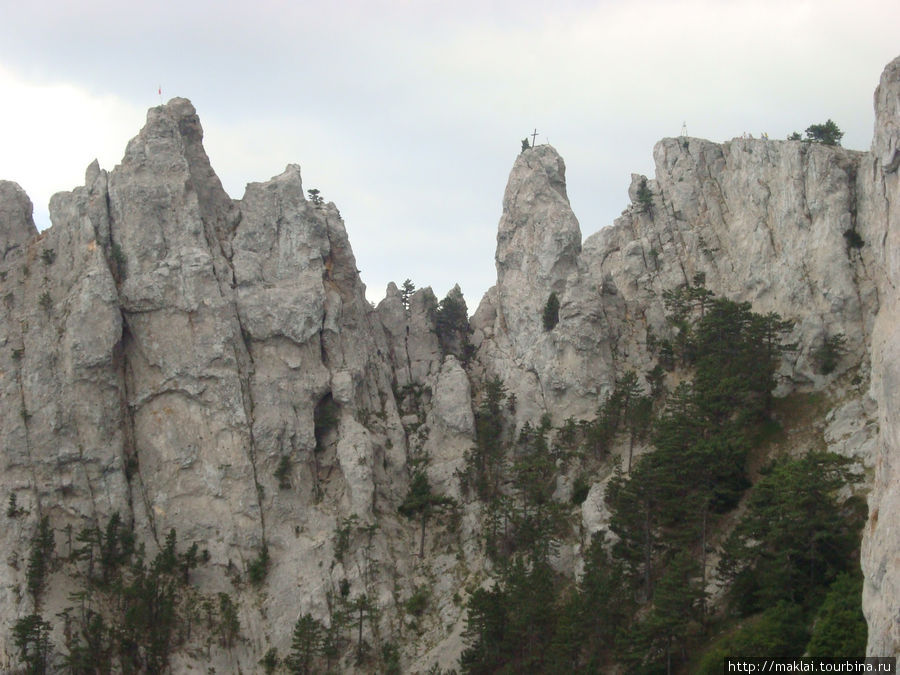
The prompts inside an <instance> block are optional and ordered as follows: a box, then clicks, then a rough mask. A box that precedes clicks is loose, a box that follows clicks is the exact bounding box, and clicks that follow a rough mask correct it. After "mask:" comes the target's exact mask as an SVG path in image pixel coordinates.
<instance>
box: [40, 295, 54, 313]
mask: <svg viewBox="0 0 900 675" xmlns="http://www.w3.org/2000/svg"><path fill="white" fill-rule="evenodd" d="M38 304H39V305H40V306H41V309H43V310H44V311H45V312H49V311H50V309H51V308H52V307H53V298H51V297H50V291H44V292H43V293H41V295H40V297H39V298H38Z"/></svg>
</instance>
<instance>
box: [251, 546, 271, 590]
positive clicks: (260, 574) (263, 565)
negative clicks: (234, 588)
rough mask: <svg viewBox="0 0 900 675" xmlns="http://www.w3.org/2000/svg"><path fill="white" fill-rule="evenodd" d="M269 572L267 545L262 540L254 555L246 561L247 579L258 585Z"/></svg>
mask: <svg viewBox="0 0 900 675" xmlns="http://www.w3.org/2000/svg"><path fill="white" fill-rule="evenodd" d="M268 574H269V547H268V546H267V545H266V542H263V543H262V545H261V546H260V547H259V552H258V553H257V554H256V557H255V558H254V559H253V560H251V561H250V562H249V563H247V579H248V580H249V581H250V583H251V584H253V585H254V586H259V585H260V584H261V583H262V582H263V581H265V579H266V576H268Z"/></svg>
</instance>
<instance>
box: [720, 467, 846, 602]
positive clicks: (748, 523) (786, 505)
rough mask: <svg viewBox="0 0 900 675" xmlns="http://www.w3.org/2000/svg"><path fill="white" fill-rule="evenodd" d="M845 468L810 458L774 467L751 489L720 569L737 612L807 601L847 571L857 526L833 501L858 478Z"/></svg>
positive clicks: (727, 545)
mask: <svg viewBox="0 0 900 675" xmlns="http://www.w3.org/2000/svg"><path fill="white" fill-rule="evenodd" d="M850 463H851V462H850V460H848V459H846V458H843V457H840V456H838V455H835V454H833V453H824V452H810V453H808V454H807V455H805V456H804V457H802V458H800V459H786V460H782V461H780V462H777V463H776V464H775V465H774V466H773V467H772V468H771V469H770V470H769V472H768V474H767V475H765V476H764V477H763V478H762V479H760V481H759V482H758V483H757V484H756V486H755V487H754V489H753V492H752V494H751V495H750V498H749V500H748V503H747V510H746V513H745V514H744V517H743V518H742V519H741V522H740V523H739V524H738V526H737V527H736V528H735V530H734V532H733V533H732V535H731V536H730V537H729V538H728V540H726V542H725V545H724V547H723V548H724V551H723V555H722V560H721V562H720V565H719V572H720V575H721V576H723V577H724V578H726V579H729V580H732V582H733V587H732V594H733V596H734V597H735V598H736V600H737V601H738V604H739V605H740V606H741V607H742V608H744V609H757V608H763V607H766V606H770V605H772V604H774V603H775V602H777V601H778V600H780V599H788V600H790V601H791V602H795V603H798V604H802V603H805V602H808V601H809V600H810V599H811V597H812V595H811V593H813V592H814V591H815V589H816V588H818V587H821V586H823V585H825V584H828V583H830V582H831V581H832V580H833V579H834V578H835V576H836V575H837V574H838V573H839V572H841V571H843V570H845V569H846V568H847V566H848V561H849V560H850V559H851V553H852V551H853V550H854V548H855V546H856V543H857V541H858V531H857V528H858V527H859V526H860V525H861V516H860V515H859V514H858V513H854V509H853V507H852V504H848V505H846V506H847V507H849V514H848V512H847V511H846V510H845V509H844V508H842V506H841V504H840V502H838V493H839V490H840V488H842V487H843V486H844V485H846V484H847V483H848V482H849V481H853V480H857V479H858V478H859V476H857V475H856V474H854V473H853V472H852V471H851V469H850ZM848 515H849V517H848Z"/></svg>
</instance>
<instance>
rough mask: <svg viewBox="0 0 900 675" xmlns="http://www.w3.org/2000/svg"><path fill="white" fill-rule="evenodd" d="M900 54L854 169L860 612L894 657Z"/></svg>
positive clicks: (880, 648)
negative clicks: (861, 347) (863, 306)
mask: <svg viewBox="0 0 900 675" xmlns="http://www.w3.org/2000/svg"><path fill="white" fill-rule="evenodd" d="M898 148H900V58H898V59H895V60H894V61H892V62H891V63H890V64H889V65H888V66H887V68H885V70H884V73H883V74H882V76H881V82H880V84H879V85H878V89H877V90H876V92H875V137H874V140H873V142H872V152H871V153H870V155H869V156H867V157H866V160H865V162H864V164H863V167H862V169H861V171H860V178H861V180H860V184H861V187H862V194H863V206H864V209H863V210H862V211H861V212H860V221H861V223H862V224H863V225H864V227H861V228H860V229H861V234H862V237H863V239H864V240H865V241H866V242H867V244H868V245H869V246H870V247H871V249H872V255H873V257H874V259H875V263H874V267H875V268H876V269H875V271H874V272H873V274H874V275H875V276H876V279H877V282H878V291H879V298H880V300H881V303H880V309H879V312H878V315H877V316H876V317H875V325H874V328H873V331H872V335H871V360H872V361H871V362H872V380H871V381H872V387H871V392H872V396H873V397H874V398H875V399H876V400H877V402H878V424H879V429H880V436H879V438H878V447H877V453H876V456H875V462H874V463H875V480H874V484H873V486H872V492H871V494H870V495H869V521H868V524H867V526H866V528H865V530H864V532H863V550H862V568H863V574H864V576H865V584H864V586H863V611H864V613H865V615H866V620H867V622H868V624H869V643H868V646H867V653H868V654H869V655H870V656H888V655H892V656H900V609H898V607H900V601H898V598H900V529H898V522H900V291H898V289H900V174H898V172H897V162H898Z"/></svg>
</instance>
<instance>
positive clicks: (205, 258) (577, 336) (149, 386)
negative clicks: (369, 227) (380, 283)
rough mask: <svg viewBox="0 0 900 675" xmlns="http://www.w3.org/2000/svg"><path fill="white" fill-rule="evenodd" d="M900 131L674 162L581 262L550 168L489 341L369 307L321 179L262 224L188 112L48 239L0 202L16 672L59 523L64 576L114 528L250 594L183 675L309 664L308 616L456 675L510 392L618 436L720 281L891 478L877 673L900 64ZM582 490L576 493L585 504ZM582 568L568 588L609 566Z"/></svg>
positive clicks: (511, 232) (256, 194) (762, 145)
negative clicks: (582, 575) (846, 142)
mask: <svg viewBox="0 0 900 675" xmlns="http://www.w3.org/2000/svg"><path fill="white" fill-rule="evenodd" d="M876 115H877V122H876V130H875V138H874V141H873V146H872V151H871V152H869V153H859V152H852V151H848V150H843V149H841V148H829V147H825V146H820V145H812V144H807V143H800V142H792V141H768V140H742V139H735V140H733V141H730V142H727V143H722V144H716V143H711V142H709V141H704V140H701V139H693V138H679V139H665V140H663V141H661V142H660V143H659V144H658V145H657V146H656V148H655V149H654V158H655V161H656V177H655V178H654V179H647V178H645V177H642V176H633V177H632V180H631V186H630V190H629V192H630V195H631V198H632V201H633V204H632V205H631V206H630V207H629V208H628V209H626V210H625V211H624V212H623V214H622V216H621V217H620V218H618V219H617V220H616V222H615V223H614V224H613V225H612V226H611V227H609V228H606V229H604V230H601V231H600V232H598V233H596V234H594V235H592V236H591V237H589V238H587V239H586V240H585V241H584V242H583V243H582V238H581V232H580V228H579V225H578V221H577V219H576V217H575V215H574V214H573V212H572V210H571V208H570V206H569V203H568V198H567V196H566V187H565V165H564V162H563V160H562V158H561V157H560V156H559V154H558V153H557V152H556V150H554V149H553V148H552V147H550V146H548V145H542V146H537V147H535V148H532V149H528V150H526V151H524V152H523V153H522V154H521V155H520V156H519V157H518V158H517V160H516V162H515V164H514V166H513V169H512V172H511V173H510V178H509V183H508V185H507V188H506V192H505V194H504V198H503V215H502V217H501V220H500V224H499V231H498V237H497V254H496V266H497V284H496V286H494V287H493V288H492V289H491V290H490V291H489V292H488V293H487V295H486V296H485V298H484V299H483V300H482V302H481V304H480V306H479V307H478V309H477V311H476V312H475V313H474V315H473V316H472V318H471V321H470V325H471V329H472V330H471V334H470V336H469V338H470V340H471V345H467V344H465V341H464V340H461V339H460V336H456V337H455V338H454V340H455V341H454V340H450V341H449V342H448V341H447V339H446V336H441V335H440V330H441V329H440V326H439V322H438V320H437V318H436V316H437V315H438V313H439V303H438V302H437V298H435V296H434V294H433V293H432V291H431V289H429V288H424V289H419V290H417V291H415V292H414V293H410V292H409V289H405V290H404V292H401V291H400V290H399V289H398V288H397V287H396V286H395V285H394V284H391V285H390V286H389V287H388V289H387V295H386V297H385V299H384V300H383V301H382V302H381V303H380V304H379V305H378V307H377V308H372V307H371V306H370V305H369V303H368V302H367V301H366V299H365V288H364V286H363V284H362V282H361V280H360V278H359V275H358V272H357V269H356V263H355V260H354V257H353V253H352V251H351V249H350V245H349V242H348V239H347V233H346V230H345V228H344V225H343V222H342V220H341V217H340V214H339V212H338V210H337V208H336V207H335V205H333V204H330V203H324V202H323V201H322V200H320V199H318V198H311V199H307V198H305V197H304V191H303V187H302V181H301V174H300V168H299V167H298V166H296V165H291V166H288V167H287V168H286V169H285V171H284V172H283V173H282V174H281V175H279V176H276V177H274V178H272V179H271V180H269V181H267V182H263V183H252V184H250V185H248V186H247V189H246V192H245V194H244V196H243V198H242V199H240V200H232V199H231V198H230V197H229V196H228V195H227V194H226V193H225V192H224V190H223V189H222V186H221V184H220V182H219V180H218V178H217V177H216V175H215V173H214V172H213V170H212V168H211V167H210V164H209V160H208V158H207V156H206V153H205V151H204V149H203V145H202V129H201V127H200V123H199V120H198V118H197V115H196V113H195V111H194V109H193V107H192V105H191V104H190V103H189V102H188V101H187V100H184V99H174V100H172V101H171V102H169V103H168V104H167V105H165V106H160V107H158V108H153V109H152V110H150V112H149V113H148V117H147V124H146V126H145V127H144V129H143V130H142V131H141V132H140V134H139V135H138V136H137V137H135V138H134V139H133V140H132V141H131V142H130V143H129V144H128V148H127V150H126V153H125V156H124V158H123V160H122V163H121V164H120V165H119V166H117V167H116V168H115V169H114V170H112V171H110V172H106V171H103V170H101V169H100V167H99V166H98V165H97V164H96V162H95V163H93V164H92V165H91V166H89V167H88V169H87V172H86V176H85V185H84V186H83V187H78V188H75V189H74V190H73V191H72V192H68V193H60V194H58V195H55V196H54V197H53V199H52V200H51V204H50V212H51V219H52V222H53V226H52V227H51V228H50V229H48V230H46V231H45V232H43V233H40V234H39V233H37V231H36V230H35V227H34V223H33V221H32V219H31V203H30V201H29V200H28V197H27V196H26V195H25V194H24V192H22V190H21V189H20V188H19V187H18V186H17V185H15V184H14V183H9V182H0V290H2V297H3V302H2V303H0V443H2V447H3V455H2V462H3V468H2V472H0V498H3V499H5V500H10V501H9V507H8V509H7V511H8V513H7V523H8V524H7V527H5V528H3V529H2V531H0V547H2V548H3V550H4V551H6V552H7V559H6V561H7V565H6V566H5V567H3V568H2V569H0V617H2V619H0V669H2V668H12V667H13V666H14V665H15V664H16V663H17V656H16V650H15V648H14V647H13V644H12V642H11V638H10V634H11V627H12V625H13V624H14V623H15V621H16V620H17V619H19V618H21V617H23V616H26V615H28V614H31V613H32V612H35V611H36V609H37V607H36V606H35V603H34V601H33V599H32V597H31V596H30V595H29V594H28V593H25V592H23V591H22V589H23V588H26V586H27V582H28V579H27V575H28V572H27V569H26V568H27V565H26V564H25V561H26V560H27V559H28V556H29V550H30V546H31V541H32V538H33V537H34V533H35V532H36V531H37V528H38V523H39V522H40V520H41V519H42V518H44V517H46V518H47V519H48V521H49V522H50V523H51V526H52V528H53V531H54V533H55V542H56V548H57V554H58V556H59V558H60V565H63V562H62V561H63V558H64V557H65V556H66V555H67V552H66V551H67V547H68V548H69V549H71V546H72V544H71V543H70V541H67V535H66V532H68V533H70V534H71V532H73V531H74V532H78V531H81V530H82V529H83V528H85V527H103V526H104V525H105V524H106V523H107V522H108V521H109V519H110V518H111V517H112V516H113V514H116V513H118V514H119V516H120V517H121V518H122V519H123V521H124V522H125V523H127V525H128V526H129V527H131V528H133V531H134V532H135V534H136V536H137V538H138V540H139V542H140V543H142V544H143V545H145V546H146V548H147V551H148V554H151V555H152V554H155V553H156V552H157V551H159V550H160V548H161V547H162V546H163V545H164V541H165V538H166V536H167V533H168V532H169V531H170V530H171V529H175V530H176V531H177V534H178V540H179V542H183V543H184V544H185V545H187V544H188V543H197V544H198V547H199V549H201V550H203V551H206V552H207V553H208V562H207V563H206V564H205V565H203V566H202V567H200V568H199V569H198V570H196V571H195V572H194V573H193V577H194V579H193V580H194V582H195V584H196V586H197V588H198V589H199V592H201V593H203V594H206V595H207V596H209V597H214V596H215V595H216V594H217V593H220V592H221V593H231V594H232V595H234V597H235V598H236V606H237V607H238V617H239V621H240V626H241V635H242V640H241V642H240V644H238V645H233V646H232V647H231V648H229V649H220V650H214V651H213V652H212V653H211V654H209V655H207V654H206V653H202V654H201V653H199V652H198V651H197V650H192V649H191V648H189V647H185V648H184V649H182V650H176V652H175V654H174V655H173V657H172V661H171V664H172V668H173V669H174V670H175V671H176V672H181V671H184V670H187V669H189V668H199V667H200V665H201V664H202V665H203V666H204V667H206V666H212V667H214V668H216V669H217V670H218V671H219V672H237V671H238V670H239V669H240V670H243V671H244V672H252V671H254V670H255V669H256V668H257V666H258V663H259V660H260V658H261V657H262V655H263V654H264V653H265V652H266V651H267V650H268V649H269V648H271V647H275V648H277V649H278V650H279V651H280V653H281V654H284V653H286V651H287V650H288V649H289V645H290V633H291V630H292V628H293V625H294V622H295V621H296V619H297V617H298V616H300V615H301V614H303V613H307V612H308V613H310V614H312V615H313V616H314V617H316V618H318V619H321V620H323V621H325V622H328V621H329V620H331V619H332V618H333V610H334V602H335V598H336V597H338V594H340V597H345V598H346V601H347V602H357V603H363V602H373V603H374V605H375V606H377V607H378V608H379V609H380V610H381V611H380V613H379V615H378V618H377V619H371V618H370V619H369V620H368V622H366V623H365V626H364V635H365V636H366V637H367V639H368V640H370V641H374V640H376V639H378V640H381V641H385V639H386V637H385V636H397V637H396V638H395V639H396V641H397V642H398V643H399V645H400V647H401V655H402V659H401V660H402V663H403V665H404V668H405V669H406V670H410V671H415V670H421V671H425V670H428V668H430V667H431V666H432V665H433V664H434V663H439V664H440V666H441V667H443V668H449V667H453V666H454V664H455V661H456V659H457V657H458V655H459V653H460V651H461V649H462V646H463V643H462V638H461V633H462V629H463V627H464V611H463V605H464V602H460V598H459V596H458V593H460V592H461V589H463V588H475V587H477V586H478V584H480V583H482V581H483V579H484V572H485V571H486V568H487V567H488V563H486V562H485V560H484V559H483V554H482V552H481V547H480V543H479V542H480V539H479V537H480V532H479V518H478V513H479V512H478V505H477V503H476V502H475V501H474V500H473V499H471V498H470V497H469V496H468V495H467V493H466V490H465V489H464V485H463V483H462V482H461V480H460V475H461V474H462V473H463V471H464V469H465V464H466V460H465V456H466V453H467V452H468V451H469V450H470V449H471V448H472V446H473V445H474V443H475V437H476V429H477V423H476V419H477V418H476V414H475V412H476V406H477V405H479V403H480V394H479V388H480V384H481V383H483V382H484V381H485V380H486V379H487V378H489V377H493V376H499V377H500V378H501V379H502V380H503V382H504V383H505V385H506V387H507V389H508V391H509V393H511V394H513V395H514V397H515V405H514V406H513V405H512V404H510V406H509V408H510V410H514V412H513V413H512V414H514V416H515V422H516V426H517V427H521V426H523V425H524V424H525V423H526V422H529V423H531V424H532V425H534V424H537V423H538V421H539V420H540V419H541V418H542V417H543V416H545V415H549V417H550V419H551V421H552V422H553V423H554V424H555V425H560V424H561V423H562V422H563V421H564V420H565V419H566V418H568V417H574V418H576V419H591V418H592V417H593V416H594V415H595V414H596V410H597V407H598V405H599V404H600V403H602V401H603V399H604V397H605V396H606V395H607V393H608V392H609V391H610V390H611V388H612V387H613V386H614V384H615V382H616V380H617V379H618V378H620V377H621V376H622V375H623V374H624V373H625V372H626V371H628V370H634V371H636V372H637V373H638V375H639V376H640V377H641V378H642V379H643V378H645V374H646V372H647V370H648V369H649V368H650V367H651V366H652V364H653V363H655V361H656V357H655V353H656V350H657V349H658V340H659V337H660V336H661V335H664V334H665V332H666V331H667V330H668V328H667V325H666V321H665V306H664V301H663V294H664V292H665V291H667V290H671V289H674V288H677V287H678V286H681V285H684V284H695V283H699V282H700V281H702V282H703V283H705V285H706V287H707V288H709V289H710V290H711V291H713V292H715V293H716V294H717V295H720V296H725V297H729V298H732V299H735V300H742V301H748V302H750V303H752V305H753V308H754V310H755V311H757V312H770V311H771V312H777V313H779V314H781V315H782V316H783V317H785V318H790V319H792V320H793V321H794V331H793V335H792V338H791V339H792V341H796V342H797V345H798V349H797V350H796V351H794V352H792V353H790V354H789V356H788V357H786V358H785V360H784V363H783V364H782V368H781V371H780V377H781V385H780V388H779V389H780V393H782V394H786V393H789V392H792V391H798V390H801V391H821V392H824V393H825V395H826V398H827V400H828V401H829V411H828V414H827V417H826V418H825V420H824V421H823V422H822V424H821V439H822V442H823V443H824V444H826V445H827V446H828V447H830V448H831V449H833V450H835V451H837V452H841V453H843V454H845V455H848V456H852V457H854V458H856V459H857V460H858V461H859V462H860V463H861V464H862V465H864V466H865V467H868V468H871V469H873V473H874V478H873V479H872V481H871V494H870V496H869V504H870V518H869V523H868V525H867V527H866V531H865V533H864V545H863V560H862V563H863V569H864V572H865V577H866V584H865V591H864V609H865V613H866V618H867V620H868V622H869V628H870V631H869V647H868V649H869V653H870V654H872V655H887V654H898V653H900V633H898V625H900V618H898V616H897V598H898V597H900V576H898V575H900V537H898V536H897V529H896V526H895V523H896V522H897V521H898V518H900V491H898V484H900V483H898V481H900V476H898V466H900V420H898V419H897V415H898V413H897V411H898V410H900V400H898V392H900V351H898V350H900V347H898V345H900V334H898V329H897V326H898V325H900V300H898V292H897V288H898V284H900V253H898V251H900V206H898V204H900V184H898V173H900V172H898V166H900V59H898V60H897V61H895V62H894V63H892V64H890V65H889V66H888V68H887V69H886V70H885V74H884V76H883V78H882V82H881V85H880V86H879V89H878V91H877V93H876ZM551 295H553V296H555V298H556V299H557V300H558V301H559V308H558V312H550V314H551V315H553V316H551V320H549V321H545V320H544V313H545V309H546V308H547V306H548V302H549V301H550V299H551ZM458 299H460V300H461V298H458ZM837 335H844V336H846V338H847V344H846V346H847V355H846V356H845V358H843V359H842V360H841V362H840V363H839V366H838V368H837V369H836V371H835V372H833V373H830V374H827V375H826V374H823V373H822V372H821V368H820V367H818V364H817V359H816V351H817V350H818V349H819V348H820V347H821V346H822V345H823V343H824V341H825V340H826V339H828V338H830V337H834V336H837ZM448 344H449V345H450V347H448ZM451 352H452V353H451ZM644 384H645V385H646V382H644ZM420 468H424V470H425V473H426V475H427V478H428V482H429V484H430V486H431V488H432V489H433V490H434V491H435V492H436V493H437V494H439V495H442V496H445V497H451V498H453V499H454V500H455V501H456V502H457V504H458V505H459V510H458V516H459V517H458V518H457V524H456V526H454V527H449V526H443V525H436V526H435V527H433V528H430V529H429V530H428V532H427V537H426V540H425V546H424V556H423V557H422V558H421V559H419V547H420V546H422V542H421V540H420V530H419V523H418V522H415V521H414V520H413V519H407V518H405V517H403V516H402V515H401V514H400V513H398V507H399V506H400V505H401V504H402V503H403V501H404V498H405V497H406V495H407V491H408V487H409V478H410V475H411V474H412V473H414V472H415V471H418V470H419V469H420ZM603 479H604V477H603V476H597V477H596V480H595V481H594V482H593V484H592V486H591V487H590V489H589V490H588V497H587V500H586V501H585V502H584V504H583V505H582V507H581V513H582V516H581V518H582V521H583V522H582V530H583V532H585V533H590V532H593V531H596V530H597V529H601V528H603V527H604V526H605V524H606V521H607V519H608V513H607V512H606V511H605V508H604V505H603V500H602V494H603V484H604V480H603ZM571 492H572V485H571V476H561V477H560V480H559V482H558V486H557V497H556V498H558V499H559V500H561V501H567V500H568V496H569V495H570V494H571ZM570 544H571V545H567V547H565V551H566V553H565V555H561V556H560V559H559V560H558V561H557V563H558V568H559V569H560V570H562V571H563V572H565V573H572V571H573V570H575V569H577V568H578V564H579V563H578V560H577V558H578V555H579V545H578V543H575V542H570ZM261 556H264V559H266V560H268V567H267V574H266V575H265V580H264V582H263V583H262V585H261V586H259V587H255V586H253V585H251V584H248V583H247V582H246V579H247V576H248V575H249V571H250V569H251V568H252V567H253V565H254V564H256V562H258V561H259V560H260V559H261ZM67 570H69V571H67ZM75 581H77V580H75V579H74V577H73V576H72V575H71V568H70V567H65V566H62V567H60V569H59V570H57V571H55V572H54V573H53V574H51V575H50V578H49V580H48V585H47V590H46V591H45V593H44V595H43V600H42V606H41V607H40V610H41V612H42V613H43V615H44V616H53V615H54V612H59V611H61V610H62V609H63V608H64V607H65V606H66V604H67V602H69V601H68V594H69V592H70V591H71V590H72V588H71V587H72V584H73V583H75ZM425 585H427V587H429V588H431V591H432V596H431V598H430V600H429V603H430V607H431V610H430V612H428V613H426V615H424V616H422V617H420V618H419V619H418V620H417V621H416V624H415V631H414V632H413V631H411V630H407V629H408V628H410V624H408V623H407V618H406V614H405V612H404V602H405V600H406V599H407V598H409V597H410V596H411V595H412V594H413V593H414V592H415V591H416V589H419V588H421V587H423V586H425ZM359 606H362V605H361V604H360V605H359ZM360 612H362V610H360ZM360 616H362V614H360ZM52 640H53V641H54V644H56V645H61V644H62V643H63V641H64V636H63V634H62V630H61V629H58V628H57V629H54V633H53V635H52ZM372 643H373V644H374V642H372ZM351 661H352V659H347V660H345V661H344V662H343V665H344V666H346V667H348V668H349V667H351V666H350V663H351Z"/></svg>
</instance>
